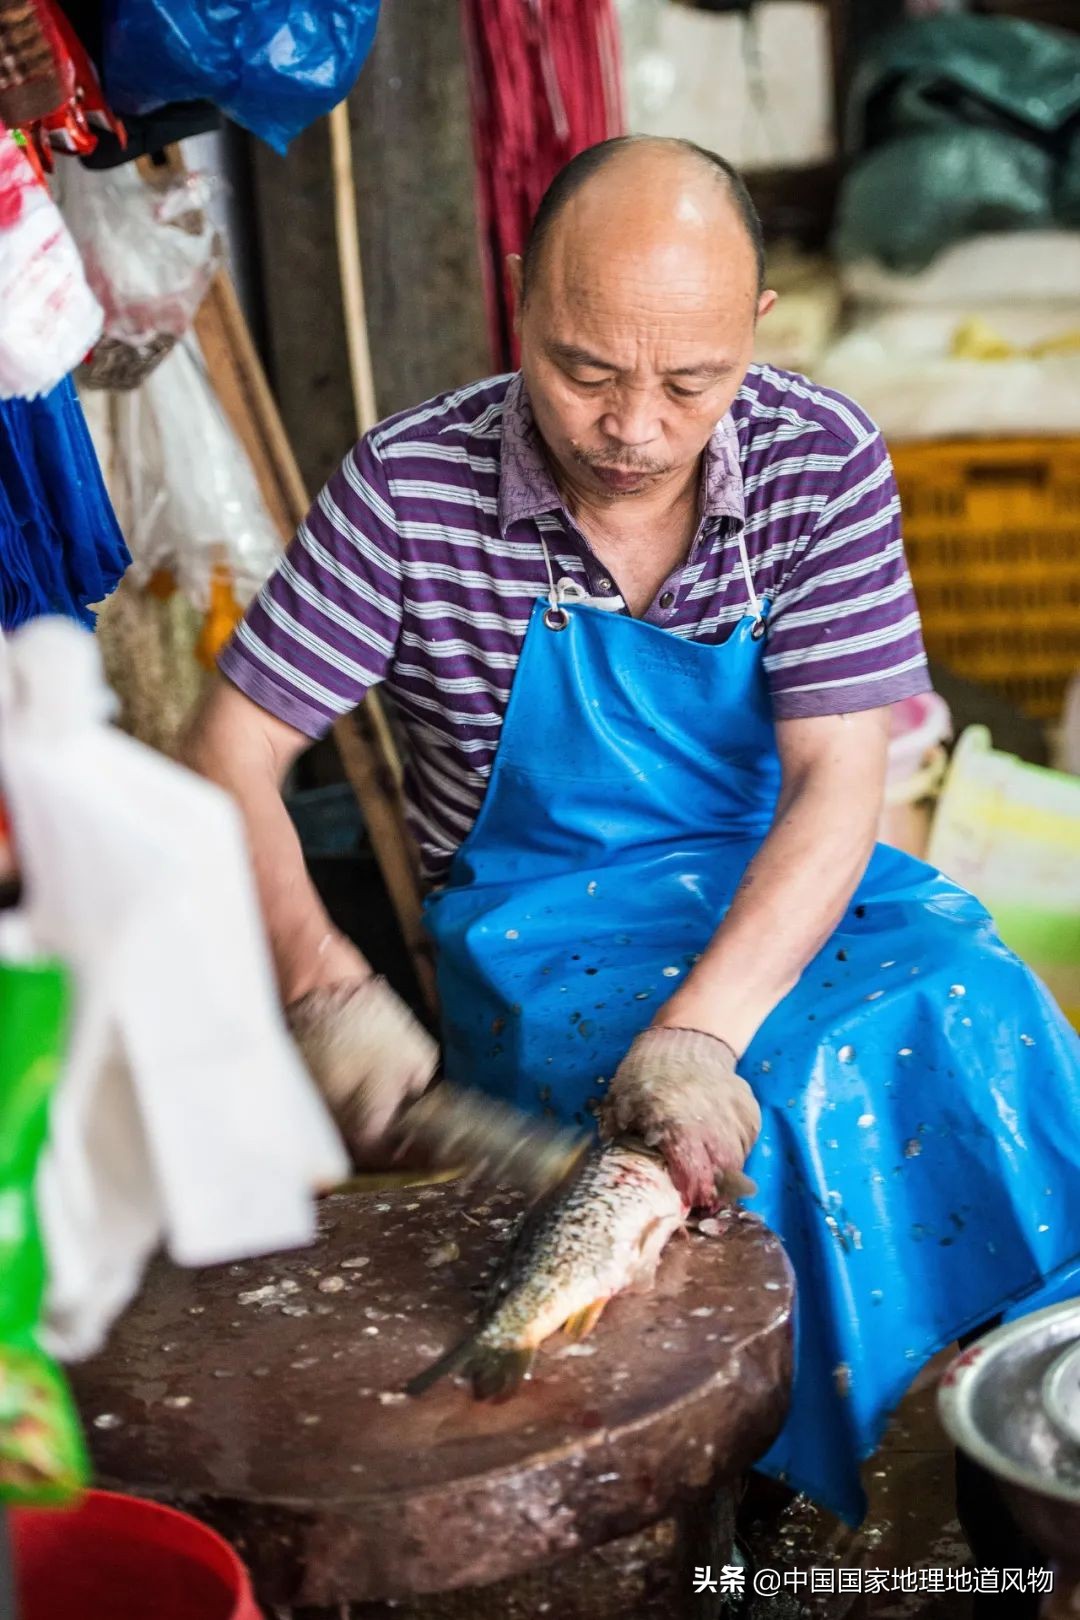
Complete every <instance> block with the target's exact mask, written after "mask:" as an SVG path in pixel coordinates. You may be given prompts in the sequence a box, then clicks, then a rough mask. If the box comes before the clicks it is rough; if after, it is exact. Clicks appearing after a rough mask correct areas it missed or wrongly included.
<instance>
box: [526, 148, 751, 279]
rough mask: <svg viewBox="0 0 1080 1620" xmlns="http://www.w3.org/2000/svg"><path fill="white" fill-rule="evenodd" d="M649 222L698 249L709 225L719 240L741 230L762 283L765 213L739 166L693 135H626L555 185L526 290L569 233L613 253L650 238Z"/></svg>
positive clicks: (583, 158) (542, 212) (539, 221)
mask: <svg viewBox="0 0 1080 1620" xmlns="http://www.w3.org/2000/svg"><path fill="white" fill-rule="evenodd" d="M650 228H652V229H658V230H659V231H660V232H661V233H663V234H665V235H666V237H667V240H668V241H669V242H670V243H671V244H672V245H673V246H676V245H677V244H679V243H682V242H684V241H685V242H686V245H688V246H690V247H691V248H693V246H694V245H695V240H694V239H695V237H697V238H700V237H701V235H702V233H703V232H709V231H711V232H713V233H714V234H713V245H714V246H718V245H720V242H722V240H723V238H724V237H729V236H730V234H731V232H732V231H734V233H735V235H736V236H738V237H741V238H742V244H741V245H742V247H743V248H744V249H745V250H746V251H747V252H748V253H749V256H750V262H751V264H752V275H753V288H752V291H753V293H754V295H755V297H756V296H757V295H759V294H760V293H761V291H762V290H763V288H764V285H765V244H764V237H763V234H762V229H761V220H760V219H759V218H758V214H757V210H756V209H755V207H754V204H753V201H752V199H751V197H750V193H749V192H748V191H747V189H746V186H745V184H744V182H743V180H742V177H741V176H740V175H739V173H738V172H737V170H735V169H734V168H732V166H731V164H730V163H728V162H726V161H725V159H724V158H722V157H719V156H717V154H716V153H715V152H709V151H706V149H705V148H704V147H701V146H696V145H695V144H694V143H693V142H692V141H684V140H671V139H663V138H660V137H654V136H643V135H623V136H619V137H618V138H617V139H615V140H610V141H602V142H601V143H600V144H599V145H597V146H590V147H587V148H586V150H585V151H584V152H580V153H579V154H578V156H577V157H575V158H572V159H571V161H570V162H569V163H568V164H567V165H566V166H565V168H563V169H561V170H560V172H559V173H558V174H557V175H556V176H555V179H554V180H553V181H552V183H551V185H550V186H549V187H548V189H547V191H546V192H545V194H544V196H543V198H542V199H541V202H540V206H539V208H538V209H537V211H536V217H535V218H534V220H533V224H532V229H531V231H530V233H529V239H528V242H527V243H526V246H525V251H524V255H523V266H522V269H523V290H524V292H525V294H526V295H527V294H528V292H529V291H530V289H531V288H532V286H533V285H534V284H535V282H536V280H537V278H538V276H539V275H540V274H541V273H542V271H543V261H544V260H545V258H546V253H547V249H548V247H549V246H550V245H551V243H552V241H553V240H554V241H558V239H559V238H560V237H561V236H563V234H564V233H565V232H567V231H569V232H571V233H572V234H573V236H574V237H575V238H576V239H577V241H578V242H579V243H580V245H581V247H582V248H583V249H584V250H585V251H586V253H588V252H589V251H590V250H594V249H595V250H597V251H600V252H602V253H605V254H607V253H608V252H610V251H612V250H615V251H617V250H618V247H619V244H620V242H621V241H622V240H623V239H624V238H626V237H628V236H633V237H634V238H636V240H637V242H639V243H641V242H643V241H644V240H645V239H646V237H647V235H648V234H649V232H650ZM583 237H584V240H582V238H583ZM718 238H719V240H718Z"/></svg>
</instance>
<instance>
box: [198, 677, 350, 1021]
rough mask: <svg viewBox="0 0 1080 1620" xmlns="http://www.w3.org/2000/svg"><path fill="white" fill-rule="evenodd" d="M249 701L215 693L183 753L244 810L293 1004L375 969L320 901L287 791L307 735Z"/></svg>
mask: <svg viewBox="0 0 1080 1620" xmlns="http://www.w3.org/2000/svg"><path fill="white" fill-rule="evenodd" d="M246 703H247V700H246V699H244V698H243V697H242V696H241V694H239V693H236V692H234V691H231V690H230V689H228V688H218V689H216V690H215V691H214V692H213V693H211V696H210V698H209V699H208V700H207V702H206V703H205V704H204V705H203V707H202V708H201V709H200V711H199V713H198V714H197V715H196V717H195V719H194V720H193V722H192V723H191V725H190V727H189V728H188V731H187V733H186V735H185V737H184V740H183V743H182V746H181V759H182V761H183V763H185V764H186V765H188V766H190V768H191V769H192V770H195V771H198V772H199V774H200V775H201V776H205V777H207V778H208V780H210V781H212V782H216V783H217V784H218V786H219V787H222V788H224V789H225V790H226V792H228V793H229V794H231V795H232V797H233V798H234V799H235V800H236V803H237V804H238V806H239V808H240V812H241V815H242V816H243V819H244V825H245V829H246V832H247V839H248V847H249V849H250V852H251V860H252V867H253V870H254V875H255V882H256V885H257V888H258V893H259V901H260V905H261V908H262V913H263V918H264V921H265V924H266V930H267V934H268V936H269V940H270V946H271V950H272V953H273V957H274V965H275V969H276V972H277V976H278V984H279V988H280V990H281V995H282V999H283V1000H284V1001H286V1002H289V1001H295V1000H296V999H297V998H298V997H300V996H302V995H305V994H307V992H308V991H309V990H312V989H316V988H319V987H321V986H324V985H332V984H339V983H341V982H342V981H344V980H346V979H350V978H358V977H363V976H364V975H366V974H367V973H368V972H369V971H370V970H369V968H368V965H367V963H366V962H365V961H364V958H363V957H362V955H361V954H360V952H359V951H357V950H356V949H355V947H354V946H352V945H351V944H350V943H349V941H348V940H346V939H345V938H344V937H343V936H342V935H341V934H340V933H338V931H337V929H335V928H334V926H333V924H332V922H331V921H330V918H329V916H328V915H327V913H326V910H325V908H324V907H323V905H322V903H321V901H320V900H319V897H318V895H317V894H316V892H315V888H314V885H313V884H312V882H311V879H310V877H309V875H308V872H307V868H306V866H305V864H304V857H303V852H302V850H301V847H300V840H299V837H298V836H297V832H296V828H295V827H294V825H293V822H292V818H291V817H290V815H289V813H288V811H287V810H286V808H285V804H284V801H283V800H282V797H281V782H282V779H283V777H284V774H285V771H286V769H287V768H288V765H289V763H290V758H291V757H294V756H295V753H296V751H297V749H298V747H299V746H300V745H302V743H303V738H299V737H298V734H293V735H292V736H290V735H289V732H290V728H286V727H283V726H280V724H279V723H274V729H272V730H269V731H268V730H266V729H262V728H261V725H260V726H256V725H254V724H252V723H251V719H252V717H251V716H250V715H244V714H243V712H242V710H241V706H242V705H245V704H246ZM238 711H241V712H238ZM242 721H246V722H247V723H241V722H242ZM294 738H298V741H294Z"/></svg>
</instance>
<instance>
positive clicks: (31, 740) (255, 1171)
mask: <svg viewBox="0 0 1080 1620" xmlns="http://www.w3.org/2000/svg"><path fill="white" fill-rule="evenodd" d="M7 665H8V678H7V680H6V682H0V775H2V778H3V782H4V787H5V793H6V795H7V799H8V806H9V809H10V812H11V821H12V827H13V832H14V842H15V847H16V851H17V855H18V859H19V864H20V868H21V872H22V877H23V881H24V890H25V916H26V922H27V928H28V937H29V939H30V941H31V944H32V946H33V948H34V949H35V950H36V951H38V952H41V953H45V954H54V955H58V956H60V957H61V958H62V959H63V960H65V961H66V962H67V964H68V966H69V967H70V969H71V971H72V973H73V976H74V980H75V989H76V1019H75V1026H74V1030H73V1037H72V1042H71V1048H70V1055H69V1062H68V1065H67V1069H66V1072H65V1075H64V1077H63V1079H62V1081H61V1084H60V1087H59V1088H58V1091H57V1094H56V1098H55V1101H54V1105H53V1110H52V1118H51V1125H50V1140H49V1145H48V1148H47V1150H46V1155H45V1159H44V1161H43V1165H42V1170H41V1175H40V1178H39V1204H40V1211H41V1217H42V1229H43V1233H44V1236H45V1241H46V1247H47V1250H48V1255H49V1267H50V1294H49V1302H48V1311H49V1315H48V1321H49V1328H50V1347H51V1348H52V1349H53V1350H54V1351H55V1352H56V1353H59V1354H63V1355H65V1356H69V1357H70V1356H78V1355H83V1354H88V1353H91V1352H92V1351H93V1350H94V1349H96V1348H97V1346H98V1345H99V1344H100V1343H101V1341H102V1339H103V1337H104V1334H105V1332H106V1331H107V1329H108V1326H109V1323H110V1322H111V1320H112V1318H113V1316H114V1315H115V1314H116V1312H117V1311H118V1310H120V1309H121V1307H122V1306H123V1305H124V1304H125V1303H126V1301H127V1300H128V1299H129V1298H130V1297H131V1295H132V1293H133V1292H134V1290H135V1288H136V1286H137V1284H138V1280H139V1277H140V1274H141V1271H142V1267H143V1264H144V1262H145V1260H146V1258H147V1257H148V1255H149V1254H150V1253H151V1252H152V1251H153V1250H154V1249H155V1248H156V1247H157V1246H158V1245H159V1243H160V1242H161V1241H162V1240H164V1241H165V1243H166V1245H167V1247H168V1250H169V1253H170V1254H171V1255H172V1257H173V1258H174V1259H175V1260H177V1261H178V1262H179V1263H181V1264H184V1265H211V1264H216V1263H218V1262H220V1261H224V1260H229V1259H238V1258H240V1257H243V1256H247V1255H251V1254H257V1253H262V1252H266V1251H270V1250H276V1249H279V1248H283V1247H288V1246H292V1245H296V1244H301V1243H305V1242H308V1241H310V1239H311V1238H312V1237H313V1236H314V1232H315V1212H314V1205H313V1190H314V1189H315V1188H317V1187H320V1186H326V1185H329V1184H332V1183H334V1182H336V1181H338V1180H340V1179H341V1178H342V1177H343V1176H344V1175H345V1174H346V1173H347V1161H346V1158H345V1155H344V1152H343V1150H342V1147H341V1144H340V1140H339V1138H338V1135H337V1132H336V1130H335V1128H334V1126H333V1124H332V1122H331V1120H330V1117H329V1115H328V1114H327V1113H326V1110H325V1108H324V1107H323V1104H322V1102H321V1100H320V1098H319V1096H318V1094H317V1092H316V1090H315V1087H314V1085H313V1083H312V1081H311V1080H310V1078H309V1076H308V1074H307V1072H306V1070H305V1068H304V1066H303V1064H302V1062H301V1059H300V1057H299V1055H298V1053H297V1051H296V1049H295V1047H294V1046H293V1044H292V1042H291V1040H290V1039H289V1036H288V1034H287V1032H286V1029H285V1025H284V1021H283V1018H282V1015H281V1012H280V1009H279V1007H278V1001H277V995H276V992H275V987H274V981H273V974H272V970H271V965H270V959H269V953H268V950H267V947H266V943H265V938H264V934H263V930H262V926H261V922H260V919H259V913H258V907H257V903H256V896H255V888H254V883H253V880H252V877H251V874H250V868H249V861H248V855H247V850H246V845H245V841H244V836H243V832H242V828H241V823H240V818H239V814H238V812H237V810H236V808H235V806H234V805H233V804H232V802H231V801H230V800H229V798H228V797H227V795H225V794H224V793H222V792H221V791H219V790H218V789H217V788H214V787H212V786H211V785H210V784H209V783H206V782H203V781H201V780H200V779H199V778H198V777H195V776H193V775H192V774H191V773H190V772H188V771H185V770H183V769H181V767H179V766H177V765H174V764H172V763H171V762H169V761H167V760H165V759H162V758H161V757H160V756H159V755H157V754H155V753H153V752H151V750H149V749H147V748H143V747H142V746H141V745H140V744H138V743H136V742H133V741H132V740H131V739H130V738H127V737H124V736H122V735H120V734H119V733H118V732H115V731H113V730H112V729H111V728H110V727H108V726H107V725H106V724H105V716H106V714H107V712H108V709H109V706H110V703H111V699H110V696H109V694H108V690H107V688H106V687H105V684H104V681H103V679H102V675H101V670H100V666H99V662H98V655H97V649H96V646H95V644H94V641H93V638H92V637H91V636H89V635H87V634H86V633H85V632H84V631H82V630H80V629H78V628H77V627H76V626H74V625H72V624H70V623H68V622H67V621H64V620H60V619H39V620H36V621H34V623H32V624H30V625H28V626H27V627H26V628H25V629H23V630H21V631H19V632H17V633H16V635H14V636H12V637H11V638H10V640H9V641H8V643H7ZM4 687H6V690H3V688H4Z"/></svg>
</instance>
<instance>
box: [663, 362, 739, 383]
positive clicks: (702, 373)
mask: <svg viewBox="0 0 1080 1620" xmlns="http://www.w3.org/2000/svg"><path fill="white" fill-rule="evenodd" d="M734 370H735V363H734V361H733V360H699V361H698V363H697V365H694V366H674V367H672V369H671V370H670V371H668V372H665V374H664V375H665V376H667V377H701V378H703V379H705V380H708V381H710V382H711V381H713V380H714V379H715V378H717V377H727V376H729V375H730V373H731V372H733V371H734Z"/></svg>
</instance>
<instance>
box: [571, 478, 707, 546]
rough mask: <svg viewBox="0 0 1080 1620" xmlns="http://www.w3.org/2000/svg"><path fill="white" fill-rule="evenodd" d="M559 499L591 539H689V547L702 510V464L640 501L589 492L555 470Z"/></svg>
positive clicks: (628, 497) (630, 496)
mask: <svg viewBox="0 0 1080 1620" xmlns="http://www.w3.org/2000/svg"><path fill="white" fill-rule="evenodd" d="M553 471H554V475H555V481H556V484H557V485H558V489H559V493H560V495H561V496H562V498H563V501H564V502H565V504H566V509H567V511H568V512H569V513H570V515H571V517H572V518H573V519H574V520H575V522H576V523H577V524H578V525H579V527H580V528H581V529H582V530H583V531H584V533H585V534H586V535H588V536H590V537H592V536H593V535H601V536H605V537H607V538H608V539H610V540H612V541H614V542H615V543H619V541H620V540H626V541H627V542H633V541H634V540H635V539H637V538H638V537H640V536H643V535H648V534H653V535H664V536H672V535H675V534H681V533H685V536H686V544H687V546H689V544H690V541H691V540H692V539H693V537H694V533H695V531H696V529H697V524H698V518H699V516H700V507H701V479H702V462H701V460H700V459H699V460H698V462H697V463H696V464H695V465H694V466H693V467H691V468H689V469H688V470H686V471H683V472H681V473H679V474H677V475H673V476H672V478H671V479H669V480H665V481H664V482H663V483H662V484H660V485H658V486H657V487H656V488H654V489H649V490H645V491H643V492H642V493H641V494H640V495H603V494H600V493H598V492H595V491H592V490H585V489H583V488H582V487H581V486H580V485H579V484H577V483H576V482H575V480H574V479H573V477H572V476H571V475H568V474H565V473H564V472H563V471H562V469H561V468H558V467H555V468H553Z"/></svg>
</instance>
